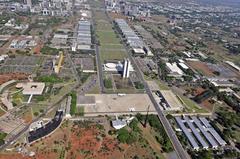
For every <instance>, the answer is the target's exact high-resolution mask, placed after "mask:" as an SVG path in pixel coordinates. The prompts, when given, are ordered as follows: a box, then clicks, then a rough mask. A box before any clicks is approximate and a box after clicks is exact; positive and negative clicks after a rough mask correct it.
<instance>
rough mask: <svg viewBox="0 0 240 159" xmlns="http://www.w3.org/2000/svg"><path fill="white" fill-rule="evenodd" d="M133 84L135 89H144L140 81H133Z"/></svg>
mask: <svg viewBox="0 0 240 159" xmlns="http://www.w3.org/2000/svg"><path fill="white" fill-rule="evenodd" d="M134 85H135V88H136V89H144V85H143V83H142V82H139V81H137V82H134Z"/></svg>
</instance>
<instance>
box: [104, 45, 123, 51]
mask: <svg viewBox="0 0 240 159" xmlns="http://www.w3.org/2000/svg"><path fill="white" fill-rule="evenodd" d="M101 48H102V49H104V50H107V49H124V48H123V46H122V45H121V44H103V45H101Z"/></svg>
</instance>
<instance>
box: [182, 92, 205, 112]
mask: <svg viewBox="0 0 240 159" xmlns="http://www.w3.org/2000/svg"><path fill="white" fill-rule="evenodd" d="M177 98H178V99H179V101H180V102H181V103H182V104H183V105H184V106H185V108H186V110H187V111H190V112H199V113H207V112H208V111H207V110H205V109H203V108H200V107H199V106H198V105H197V104H196V103H195V102H194V101H192V100H191V99H189V98H187V97H185V96H182V95H177Z"/></svg>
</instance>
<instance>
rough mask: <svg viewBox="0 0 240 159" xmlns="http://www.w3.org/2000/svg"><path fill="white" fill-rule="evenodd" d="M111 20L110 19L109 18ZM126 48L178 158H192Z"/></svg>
mask: <svg viewBox="0 0 240 159" xmlns="http://www.w3.org/2000/svg"><path fill="white" fill-rule="evenodd" d="M109 19H110V17H109ZM120 38H121V40H122V41H123V39H122V37H121V36H120ZM124 44H125V43H124ZM125 48H126V51H127V53H128V57H129V59H130V60H131V62H132V64H133V67H134V69H135V71H136V73H137V75H138V77H139V78H140V79H141V81H142V82H143V84H144V87H145V90H146V93H147V94H148V96H149V98H150V100H151V102H152V103H153V105H154V107H155V109H156V111H157V113H158V117H159V119H160V121H161V123H162V125H163V126H164V128H165V131H166V133H167V134H168V136H169V138H170V140H171V142H172V144H173V146H174V149H175V151H176V153H177V155H178V157H179V158H180V159H190V156H189V155H188V154H187V152H186V151H185V150H184V149H183V147H182V145H181V143H180V141H179V140H178V138H177V136H176V134H175V132H174V130H173V128H172V126H171V124H170V123H169V121H168V120H167V118H166V117H165V115H164V113H163V111H162V110H161V109H160V106H159V104H158V103H157V102H156V100H155V98H154V96H153V94H152V91H151V89H150V87H149V86H148V84H147V82H146V81H145V79H144V75H143V73H142V71H141V70H140V68H139V66H138V65H137V63H136V61H135V59H134V58H133V57H132V55H131V53H130V51H129V50H128V47H127V46H126V45H125Z"/></svg>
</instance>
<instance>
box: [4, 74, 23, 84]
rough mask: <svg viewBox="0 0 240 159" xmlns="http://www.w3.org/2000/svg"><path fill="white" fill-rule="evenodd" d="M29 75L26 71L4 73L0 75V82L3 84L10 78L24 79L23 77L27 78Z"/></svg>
mask: <svg viewBox="0 0 240 159" xmlns="http://www.w3.org/2000/svg"><path fill="white" fill-rule="evenodd" d="M27 77H28V75H27V74H25V73H6V74H2V75H0V84H3V83H5V82H7V81H10V80H13V79H15V80H23V79H27Z"/></svg>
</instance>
